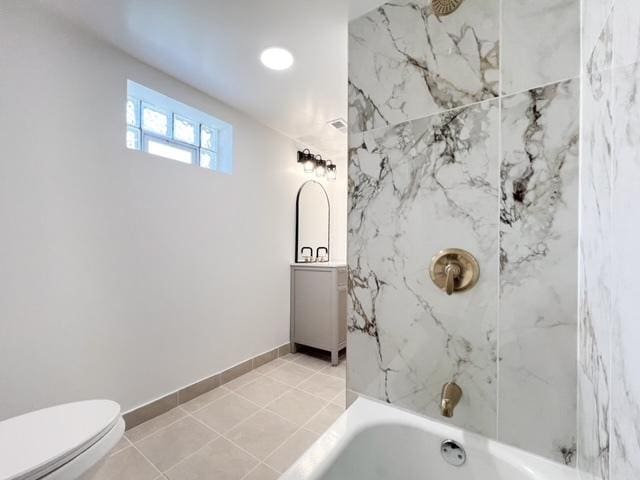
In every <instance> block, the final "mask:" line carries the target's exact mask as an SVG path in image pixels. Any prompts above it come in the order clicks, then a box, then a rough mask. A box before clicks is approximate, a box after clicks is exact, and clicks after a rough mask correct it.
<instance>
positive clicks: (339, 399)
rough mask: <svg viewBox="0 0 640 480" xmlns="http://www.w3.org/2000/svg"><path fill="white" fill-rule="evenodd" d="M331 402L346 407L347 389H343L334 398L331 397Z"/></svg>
mask: <svg viewBox="0 0 640 480" xmlns="http://www.w3.org/2000/svg"><path fill="white" fill-rule="evenodd" d="M331 403H333V404H334V405H338V406H339V407H346V406H347V391H346V389H345V390H343V391H342V392H340V393H339V394H338V395H336V396H335V397H334V398H332V399H331Z"/></svg>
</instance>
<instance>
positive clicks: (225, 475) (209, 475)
mask: <svg viewBox="0 0 640 480" xmlns="http://www.w3.org/2000/svg"><path fill="white" fill-rule="evenodd" d="M257 464H258V461H257V460H256V459H255V458H253V457H252V456H251V455H249V454H247V453H246V452H244V451H242V450H241V449H239V448H238V447H236V446H235V445H233V444H232V443H231V442H229V441H228V440H225V439H224V438H222V437H220V438H218V439H216V440H214V441H213V442H211V443H209V444H207V445H205V446H204V447H203V448H201V449H200V450H198V451H197V452H196V453H195V454H194V455H191V456H190V457H188V458H186V459H185V460H183V461H182V462H180V463H179V464H178V465H176V466H175V467H173V468H172V469H171V470H169V471H168V472H166V476H167V478H169V480H209V479H215V480H240V479H241V478H242V477H244V476H245V475H246V474H247V473H249V472H250V471H251V470H252V469H253V468H254V467H255V466H256V465H257Z"/></svg>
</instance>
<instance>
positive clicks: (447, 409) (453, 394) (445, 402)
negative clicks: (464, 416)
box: [440, 382, 462, 418]
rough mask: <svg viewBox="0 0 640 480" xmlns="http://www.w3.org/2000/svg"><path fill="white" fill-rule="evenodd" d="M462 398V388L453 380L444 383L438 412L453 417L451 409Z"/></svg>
mask: <svg viewBox="0 0 640 480" xmlns="http://www.w3.org/2000/svg"><path fill="white" fill-rule="evenodd" d="M461 398H462V389H461V388H460V387H459V386H458V385H456V384H455V383H453V382H449V383H445V384H444V385H443V387H442V396H441V398H440V413H441V414H442V416H443V417H449V418H450V417H453V410H454V409H455V408H456V405H458V402H459V401H460V399H461Z"/></svg>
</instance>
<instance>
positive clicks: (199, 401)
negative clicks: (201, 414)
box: [181, 387, 231, 412]
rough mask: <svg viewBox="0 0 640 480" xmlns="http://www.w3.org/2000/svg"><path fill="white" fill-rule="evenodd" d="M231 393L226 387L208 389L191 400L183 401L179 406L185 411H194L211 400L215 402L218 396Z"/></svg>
mask: <svg viewBox="0 0 640 480" xmlns="http://www.w3.org/2000/svg"><path fill="white" fill-rule="evenodd" d="M229 393H231V390H229V389H228V388H226V387H218V388H214V389H213V390H210V391H208V392H207V393H203V394H202V395H200V396H199V397H196V398H194V399H193V400H189V401H188V402H186V403H183V404H182V405H181V406H182V408H184V409H185V410H186V411H187V412H195V411H196V410H200V409H201V408H202V407H205V406H207V405H209V404H210V403H212V402H215V401H216V400H218V399H219V398H222V397H224V396H225V395H228V394H229Z"/></svg>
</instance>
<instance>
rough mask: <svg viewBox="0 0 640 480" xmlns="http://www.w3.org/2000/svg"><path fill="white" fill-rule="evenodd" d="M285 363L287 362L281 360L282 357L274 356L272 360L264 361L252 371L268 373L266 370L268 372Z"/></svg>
mask: <svg viewBox="0 0 640 480" xmlns="http://www.w3.org/2000/svg"><path fill="white" fill-rule="evenodd" d="M285 363H288V362H287V361H285V360H283V359H281V358H276V359H275V360H272V361H270V362H269V363H265V364H264V365H262V366H260V367H258V368H256V369H255V370H254V372H256V373H262V374H265V373H268V372H270V371H272V370H275V369H276V368H278V367H281V366H282V365H284V364H285Z"/></svg>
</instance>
